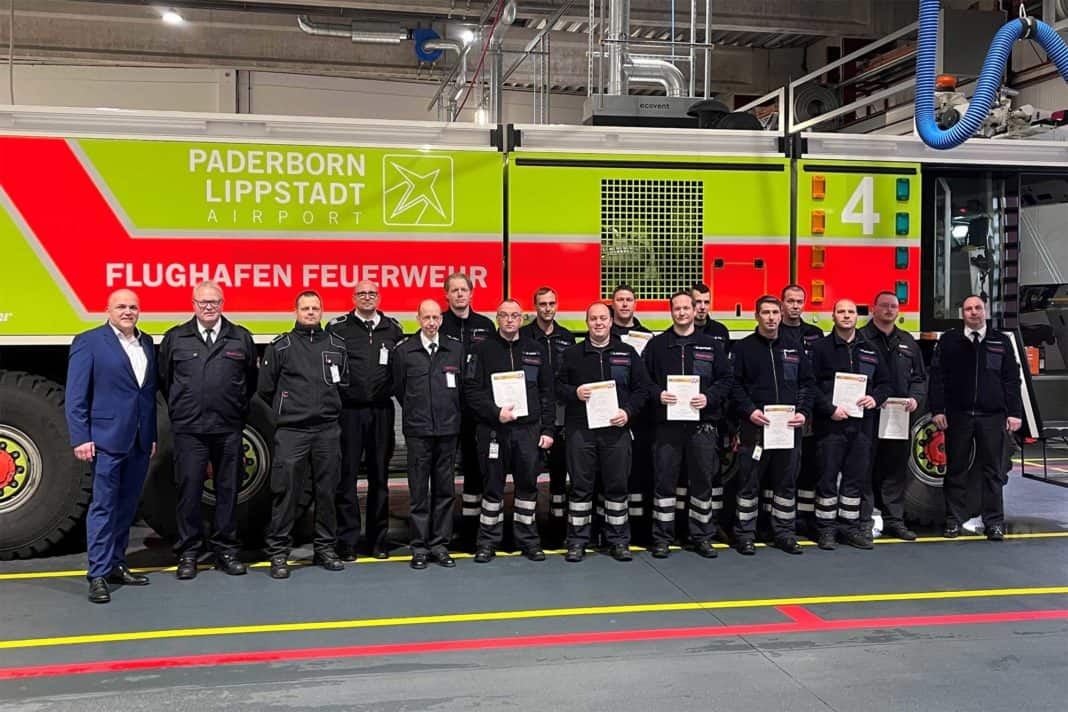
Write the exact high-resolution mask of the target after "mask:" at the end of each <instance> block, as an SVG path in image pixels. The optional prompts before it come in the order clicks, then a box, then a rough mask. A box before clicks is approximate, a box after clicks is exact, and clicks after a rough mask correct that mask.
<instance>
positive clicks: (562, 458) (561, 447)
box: [546, 427, 568, 545]
mask: <svg viewBox="0 0 1068 712" xmlns="http://www.w3.org/2000/svg"><path fill="white" fill-rule="evenodd" d="M548 462H549V531H548V532H546V535H547V538H548V539H549V543H550V544H552V545H556V544H558V543H559V542H561V541H563V538H564V534H565V530H566V526H567V519H566V514H567V471H568V464H567V434H566V433H565V432H564V428H562V427H558V428H556V432H555V433H553V446H552V447H551V448H549V458H548Z"/></svg>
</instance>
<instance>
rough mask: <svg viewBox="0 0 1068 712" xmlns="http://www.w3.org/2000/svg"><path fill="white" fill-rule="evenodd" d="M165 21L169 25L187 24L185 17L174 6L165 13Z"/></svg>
mask: <svg viewBox="0 0 1068 712" xmlns="http://www.w3.org/2000/svg"><path fill="white" fill-rule="evenodd" d="M162 19H163V22H164V24H167V25H182V24H185V18H183V17H182V16H181V15H179V14H178V11H177V10H175V9H174V8H171V9H170V10H166V11H165V12H164V13H163V18H162Z"/></svg>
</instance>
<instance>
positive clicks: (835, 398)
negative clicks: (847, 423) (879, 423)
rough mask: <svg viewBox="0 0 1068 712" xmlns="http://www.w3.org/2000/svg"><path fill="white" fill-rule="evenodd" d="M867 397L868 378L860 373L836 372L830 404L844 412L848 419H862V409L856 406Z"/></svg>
mask: <svg viewBox="0 0 1068 712" xmlns="http://www.w3.org/2000/svg"><path fill="white" fill-rule="evenodd" d="M866 395H868V377H867V376H865V375H863V374H860V373H845V372H843V371H837V372H836V373H835V374H834V393H833V394H832V395H831V402H832V403H834V405H836V406H838V407H839V408H841V409H842V410H844V411H845V412H846V415H848V416H849V417H850V418H863V417H864V409H863V408H861V407H860V406H859V405H857V401H859V400H860V399H861V398H863V397H864V396H866Z"/></svg>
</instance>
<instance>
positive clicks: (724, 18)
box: [0, 0, 916, 93]
mask: <svg viewBox="0 0 1068 712" xmlns="http://www.w3.org/2000/svg"><path fill="white" fill-rule="evenodd" d="M13 1H14V5H15V22H14V45H15V50H14V53H15V58H16V61H20V62H55V63H83V64H120V65H127V66H185V67H189V66H210V65H215V66H227V67H234V68H237V69H260V70H270V71H280V72H292V73H308V74H320V75H330V76H348V77H361V78H374V79H388V80H395V81H413V80H425V81H430V82H436V81H438V80H439V79H440V77H441V75H442V73H443V71H444V70H445V69H446V67H447V65H448V62H450V61H452V56H451V55H445V56H444V58H443V59H442V60H439V61H438V62H437V63H434V64H425V63H424V64H421V63H419V62H418V60H417V58H416V55H415V52H414V48H413V43H411V42H405V43H401V44H399V45H386V44H354V43H352V42H350V41H348V40H347V39H345V38H334V37H317V36H311V35H307V34H304V33H303V32H301V30H300V29H299V28H298V27H297V16H298V15H307V16H309V17H310V18H311V19H312V20H313V21H316V22H328V23H343V24H346V25H347V24H349V23H355V24H356V26H359V27H361V28H366V29H367V30H369V31H382V30H384V29H397V28H408V29H410V28H414V27H432V28H433V29H435V30H436V31H437V32H439V33H440V34H442V35H444V36H456V35H457V34H458V33H459V32H460V31H461V30H462V29H463V28H464V27H465V26H467V27H471V26H476V25H477V24H478V22H479V21H480V20H485V18H486V17H487V15H488V14H489V12H488V11H489V9H490V6H491V5H492V2H487V0H301V1H300V2H294V1H292V0H256V1H255V2H244V1H241V0H160V1H159V2H156V1H155V0H152V1H151V2H150V1H148V0H141V1H135V0H126V1H123V0H110V1H108V2H103V1H100V0H13ZM597 1H598V2H600V0H597ZM630 4H631V13H630V19H631V37H632V38H634V39H642V40H653V41H660V42H670V41H671V40H672V38H674V41H675V42H678V43H687V42H689V41H690V17H691V15H690V8H691V3H690V2H686V1H685V0H676V1H675V2H674V3H672V2H671V0H631V3H630ZM673 5H674V7H675V14H674V17H673V16H672V13H671V7H672V6H673ZM709 5H710V7H711V13H710V20H711V25H710V29H711V32H710V35H709V41H710V42H712V43H714V44H715V46H716V47H715V50H714V52H713V58H712V80H711V85H712V90H713V91H714V92H717V93H719V92H729V93H762V92H764V91H767V90H769V89H773V88H775V87H777V86H780V85H781V84H782V83H783V81H784V79H785V78H786V77H787V76H789V74H790V72H795V73H797V72H799V70H800V69H801V68H802V66H803V64H804V48H806V47H808V46H809V45H811V44H813V43H816V42H819V41H821V40H824V39H827V38H832V39H833V40H840V39H841V38H846V37H848V38H858V39H871V38H875V37H878V36H881V35H883V34H886V33H888V32H890V31H893V30H894V29H896V28H897V27H900V26H902V25H904V24H907V23H908V22H911V21H912V20H914V19H915V13H916V2H915V0H735V1H733V2H724V1H723V0H711V2H710V3H709ZM517 6H518V13H517V20H516V22H515V24H514V25H512V27H511V28H510V29H509V31H508V33H507V35H506V37H505V44H504V47H505V49H506V51H512V52H513V53H514V54H512V55H511V56H512V57H513V58H514V57H518V56H519V54H518V52H521V51H522V50H523V49H524V47H526V46H527V44H528V42H530V41H531V40H532V39H533V38H535V37H536V36H537V35H538V33H540V32H542V31H543V30H545V29H546V27H547V26H548V25H549V23H550V22H552V26H551V28H549V30H548V36H549V47H550V50H549V51H550V67H551V70H550V74H551V77H550V82H551V84H552V86H553V88H554V90H555V91H562V92H574V93H585V92H586V84H587V83H588V82H587V58H586V54H587V31H588V29H589V5H588V2H587V1H586V0H577V1H571V2H569V1H568V0H527V1H524V0H518V2H517ZM694 6H695V7H696V10H697V32H696V39H697V41H698V42H703V41H704V7H705V0H696V2H695V3H694ZM167 9H174V10H177V11H178V12H179V13H180V14H181V16H182V17H183V18H184V20H185V23H184V24H182V25H178V26H170V25H166V24H164V23H163V22H161V21H160V17H161V14H162V12H163V11H164V10H167ZM8 21H9V16H8V12H7V10H6V9H5V10H3V11H0V32H2V35H0V36H3V37H5V38H6V37H7V24H8ZM2 50H3V48H0V51H2ZM670 50H671V48H670V47H666V48H664V49H663V50H660V51H668V52H670ZM677 51H678V52H679V53H685V52H686V51H687V50H686V49H685V48H681V47H680V48H678V49H677ZM509 61H510V60H509ZM526 65H529V66H522V67H520V68H519V69H518V71H516V72H515V73H514V74H513V75H512V76H511V77H510V79H509V82H508V84H509V85H511V86H515V87H525V86H531V85H532V84H533V82H534V77H533V74H532V69H533V67H532V63H531V62H527V63H526ZM650 91H651V90H650Z"/></svg>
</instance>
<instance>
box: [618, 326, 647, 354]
mask: <svg viewBox="0 0 1068 712" xmlns="http://www.w3.org/2000/svg"><path fill="white" fill-rule="evenodd" d="M652 338H653V335H652V334H649V333H647V332H644V331H628V332H627V333H625V334H623V336H621V337H620V339H621V340H622V341H623V343H624V344H630V345H631V346H633V347H634V350H635V351H637V352H638V355H639V356H641V355H642V351H645V347H646V346H648V345H649V341H650V339H652Z"/></svg>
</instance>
